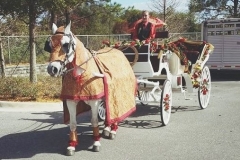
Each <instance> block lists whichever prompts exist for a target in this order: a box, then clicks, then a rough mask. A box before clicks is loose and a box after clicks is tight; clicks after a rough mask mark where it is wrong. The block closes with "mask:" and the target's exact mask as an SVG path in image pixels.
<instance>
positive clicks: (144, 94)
mask: <svg viewBox="0 0 240 160" xmlns="http://www.w3.org/2000/svg"><path fill="white" fill-rule="evenodd" d="M149 98H150V92H149V91H138V99H139V100H140V103H141V104H142V105H148V102H149Z"/></svg>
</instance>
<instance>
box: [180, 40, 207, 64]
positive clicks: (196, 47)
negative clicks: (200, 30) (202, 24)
mask: <svg viewBox="0 0 240 160" xmlns="http://www.w3.org/2000/svg"><path fill="white" fill-rule="evenodd" d="M182 43H183V45H184V46H185V47H186V48H185V50H184V53H185V55H186V57H187V59H188V60H189V61H190V62H191V63H192V64H195V63H196V61H197V60H198V58H199V56H200V54H201V53H202V51H203V48H204V45H205V43H203V42H200V41H195V42H189V41H185V42H182ZM181 64H182V65H183V63H182V62H181Z"/></svg>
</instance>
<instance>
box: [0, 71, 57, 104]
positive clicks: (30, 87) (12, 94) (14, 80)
mask: <svg viewBox="0 0 240 160" xmlns="http://www.w3.org/2000/svg"><path fill="white" fill-rule="evenodd" d="M38 77H39V79H38V82H37V83H31V82H29V80H28V79H29V78H28V77H6V78H2V79H1V82H0V99H2V100H16V101H22V100H23V101H26V100H27V101H42V100H44V99H46V100H51V101H52V100H54V99H55V100H56V99H59V95H60V91H61V78H52V77H50V76H38Z"/></svg>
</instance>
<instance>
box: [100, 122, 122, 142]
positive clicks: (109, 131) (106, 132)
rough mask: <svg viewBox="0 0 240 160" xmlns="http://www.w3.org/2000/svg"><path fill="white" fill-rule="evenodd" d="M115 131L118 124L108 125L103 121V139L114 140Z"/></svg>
mask: <svg viewBox="0 0 240 160" xmlns="http://www.w3.org/2000/svg"><path fill="white" fill-rule="evenodd" d="M117 129H118V123H117V122H115V123H113V124H108V123H107V122H106V121H105V127H104V129H103V132H102V134H103V136H104V137H105V138H109V139H112V140H113V139H115V137H116V135H117Z"/></svg>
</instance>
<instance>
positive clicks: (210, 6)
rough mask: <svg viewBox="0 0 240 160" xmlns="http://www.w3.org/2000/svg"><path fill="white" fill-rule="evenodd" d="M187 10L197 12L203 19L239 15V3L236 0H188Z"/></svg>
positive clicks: (235, 16)
mask: <svg viewBox="0 0 240 160" xmlns="http://www.w3.org/2000/svg"><path fill="white" fill-rule="evenodd" d="M188 8H189V11H190V12H195V13H197V14H198V17H199V18H200V19H202V20H204V19H215V18H227V17H234V18H237V17H240V13H239V11H240V5H239V1H238V0H221V1H217V0H205V1H202V0H190V3H189V6H188Z"/></svg>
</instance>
